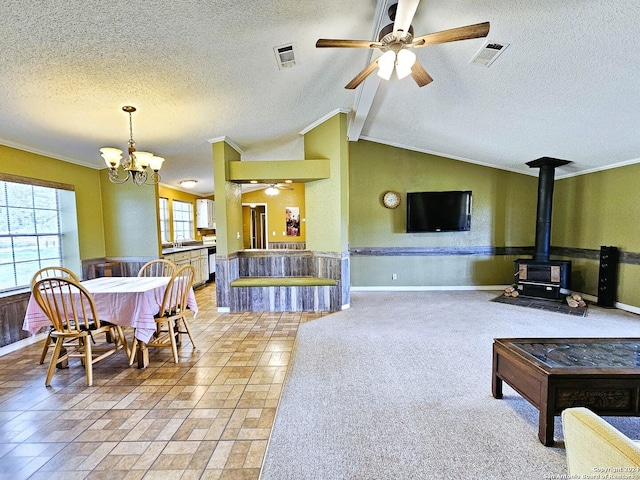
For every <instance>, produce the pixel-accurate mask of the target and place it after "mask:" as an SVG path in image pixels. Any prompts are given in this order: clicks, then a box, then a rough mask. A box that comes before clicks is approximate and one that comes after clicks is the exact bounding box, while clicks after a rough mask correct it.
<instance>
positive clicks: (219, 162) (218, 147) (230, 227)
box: [211, 141, 244, 255]
mask: <svg viewBox="0 0 640 480" xmlns="http://www.w3.org/2000/svg"><path fill="white" fill-rule="evenodd" d="M211 148H212V152H213V181H214V190H215V192H216V198H217V199H218V200H217V201H216V227H217V233H216V251H217V253H219V254H220V255H228V254H230V253H234V252H237V251H239V250H242V249H243V248H244V247H243V241H242V187H241V186H240V184H238V183H233V182H230V181H228V179H229V162H239V161H240V153H239V152H237V151H236V150H234V149H233V147H231V145H229V144H228V143H227V142H224V141H219V142H216V143H214V144H212V147H211ZM238 234H239V235H238Z"/></svg>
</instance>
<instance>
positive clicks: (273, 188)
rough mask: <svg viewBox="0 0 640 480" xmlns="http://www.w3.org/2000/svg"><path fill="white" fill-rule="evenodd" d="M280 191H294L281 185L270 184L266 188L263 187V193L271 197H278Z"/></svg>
mask: <svg viewBox="0 0 640 480" xmlns="http://www.w3.org/2000/svg"><path fill="white" fill-rule="evenodd" d="M280 190H294V189H293V188H291V187H289V186H287V185H282V184H281V183H270V184H269V185H268V186H267V187H265V189H264V193H266V194H267V195H269V196H270V197H272V196H274V195H278V194H279V193H280Z"/></svg>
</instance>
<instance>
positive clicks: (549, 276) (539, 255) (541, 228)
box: [515, 157, 571, 299]
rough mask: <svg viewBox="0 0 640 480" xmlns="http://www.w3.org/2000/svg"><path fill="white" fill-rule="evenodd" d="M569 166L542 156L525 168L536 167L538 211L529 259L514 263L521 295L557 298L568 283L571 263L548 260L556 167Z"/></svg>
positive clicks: (563, 291) (558, 160)
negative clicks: (532, 247) (538, 172)
mask: <svg viewBox="0 0 640 480" xmlns="http://www.w3.org/2000/svg"><path fill="white" fill-rule="evenodd" d="M567 163H571V162H569V161H568V160H560V159H558V158H550V157H542V158H538V159H537V160H533V161H531V162H527V165H528V166H529V167H531V168H539V169H540V174H539V175H538V210H537V216H536V243H535V254H534V257H533V259H523V258H519V259H518V260H516V261H515V264H516V270H515V280H516V285H517V287H518V291H519V292H520V293H521V294H522V295H527V296H531V297H544V298H552V299H560V298H561V296H562V295H563V294H564V293H565V291H566V290H569V286H570V283H571V262H570V261H568V260H550V259H549V248H550V243H551V209H552V206H553V183H554V175H555V169H556V167H559V166H562V165H566V164H567Z"/></svg>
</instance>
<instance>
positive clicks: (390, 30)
mask: <svg viewBox="0 0 640 480" xmlns="http://www.w3.org/2000/svg"><path fill="white" fill-rule="evenodd" d="M419 3H420V0H399V1H398V3H397V4H394V5H391V6H390V7H389V18H391V20H392V21H393V23H390V24H389V25H387V26H386V27H384V28H383V29H382V30H381V31H380V34H379V38H378V41H377V42H376V41H370V40H340V39H326V38H321V39H320V40H318V41H317V42H316V47H317V48H326V47H335V48H377V49H380V50H381V51H382V52H384V53H383V54H382V55H381V56H380V57H378V58H376V59H375V60H374V61H372V62H371V63H370V64H369V65H367V66H366V67H365V68H364V70H362V71H361V72H360V73H358V75H356V76H355V77H354V78H353V80H351V81H350V82H349V83H347V85H346V86H345V87H344V88H347V89H350V90H353V89H354V88H356V87H357V86H358V85H360V84H361V83H362V82H363V81H364V80H365V78H367V77H368V76H369V75H370V74H371V73H373V72H374V71H375V70H376V68H377V69H378V76H380V77H381V78H384V79H385V80H388V79H389V78H390V77H391V74H392V73H393V70H394V67H395V70H396V74H397V75H398V78H404V77H406V76H409V75H411V76H412V77H413V79H414V80H415V82H416V83H417V84H418V86H419V87H424V86H425V85H428V84H429V83H431V82H432V81H433V78H431V76H430V75H429V74H428V73H427V71H426V70H425V69H424V67H423V66H422V65H420V63H419V62H418V61H417V60H416V55H415V53H413V52H412V51H411V50H409V49H410V48H418V47H424V46H426V45H435V44H438V43H447V42H456V41H458V40H468V39H471V38H480V37H486V36H487V35H488V34H489V22H484V23H476V24H474V25H467V26H465V27H458V28H452V29H450V30H443V31H441V32H435V33H429V34H427V35H422V36H420V37H415V38H414V36H413V27H412V26H411V21H412V20H413V16H414V15H415V13H416V9H417V8H418V4H419Z"/></svg>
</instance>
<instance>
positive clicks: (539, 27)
mask: <svg viewBox="0 0 640 480" xmlns="http://www.w3.org/2000/svg"><path fill="white" fill-rule="evenodd" d="M389 3H395V2H393V1H392V0H380V1H379V2H376V1H374V0H349V1H344V0H314V1H299V0H283V1H279V2H269V1H262V2H259V1H253V0H249V1H247V0H235V1H229V0H208V1H203V0H181V1H179V2H176V1H169V0H146V1H145V2H131V1H125V0H110V1H108V2H105V1H97V0H66V1H65V2H54V1H47V2H24V1H17V0H4V1H3V2H2V7H1V13H0V38H2V55H0V92H2V93H1V94H0V143H2V144H5V145H9V146H15V147H18V148H22V149H25V150H29V151H34V152H37V153H43V154H46V155H49V156H52V157H55V158H59V159H63V160H67V161H71V162H75V163H79V164H83V165H90V166H95V167H100V166H101V165H103V161H102V159H101V157H100V155H99V151H98V150H99V148H100V147H104V146H113V147H118V148H121V149H123V150H126V146H127V140H128V138H129V125H128V116H127V114H126V113H124V112H122V110H121V108H122V106H124V105H133V106H135V107H136V108H137V109H138V111H137V112H135V113H134V114H133V134H134V139H135V140H136V143H137V145H136V146H137V148H138V149H140V150H147V151H151V152H153V153H155V154H156V155H160V156H163V157H165V158H166V162H165V166H164V168H163V170H162V171H161V173H162V181H163V183H166V184H168V185H172V186H178V182H179V181H180V180H184V179H188V178H195V179H198V180H199V183H198V185H197V187H196V188H195V189H194V190H193V191H194V192H195V193H199V194H209V193H212V192H213V178H212V176H213V168H212V161H211V145H210V143H209V141H210V140H212V139H219V138H221V137H227V138H229V139H231V140H232V141H233V142H234V143H235V144H237V145H238V146H239V147H240V148H241V149H242V151H243V155H242V158H243V159H245V160H275V159H277V160H282V159H300V158H302V137H301V136H300V132H301V131H303V130H304V129H305V128H306V127H308V126H309V125H312V124H314V122H317V121H318V120H320V119H322V118H323V117H325V116H326V115H329V114H331V112H335V111H336V110H343V111H348V112H350V125H349V139H350V140H352V141H357V140H358V139H367V140H372V141H375V142H380V143H384V144H391V145H397V146H400V147H404V148H408V149H412V150H417V151H422V152H431V153H436V154H441V155H445V156H448V157H452V158H456V159H461V160H465V161H469V162H473V163H480V164H484V165H489V166H495V167H498V168H503V169H507V170H513V171H521V172H523V173H528V174H529V173H532V174H535V173H536V172H531V171H530V169H529V168H528V167H526V165H525V162H527V161H530V160H533V159H536V158H538V157H542V156H550V157H557V158H562V159H567V160H571V161H572V163H571V164H569V165H568V166H566V167H562V168H561V169H559V170H558V176H562V175H572V174H576V173H580V172H588V171H594V170H598V169H601V168H607V167H611V166H617V165H623V164H626V163H633V162H637V161H639V160H640V69H639V67H638V65H640V48H639V47H640V40H638V36H637V20H638V18H640V2H637V1H636V0H615V1H613V0H612V1H604V0H565V1H562V2H558V1H556V0H529V1H527V2H514V1H512V0H422V1H421V2H420V4H419V6H418V9H417V13H416V15H415V17H414V21H413V27H414V31H415V33H416V35H422V34H426V33H430V32H435V31H440V30H444V29H449V28H453V27H458V26H463V25H468V24H473V23H479V22H484V21H489V22H490V23H491V30H490V32H489V35H488V36H487V38H486V39H485V38H480V39H473V40H465V41H460V42H455V43H448V44H442V45H432V46H428V47H424V48H420V49H416V50H415V53H416V54H417V56H418V60H419V61H420V62H421V63H422V65H423V66H424V67H425V68H426V70H427V71H428V72H429V73H430V74H431V76H432V77H433V78H434V81H433V82H432V83H430V84H429V85H427V86H425V87H423V88H419V87H418V86H417V85H416V84H415V82H413V80H412V79H411V78H406V79H403V80H398V79H397V78H395V77H392V79H391V80H390V81H388V82H387V81H384V80H383V81H380V80H378V77H377V76H376V75H372V76H371V77H370V78H369V79H368V80H367V81H366V82H365V83H364V84H363V85H361V86H360V87H358V88H357V89H356V90H346V89H344V86H345V84H346V83H347V82H348V81H349V80H350V79H351V78H353V77H354V76H355V75H356V74H357V73H358V72H359V71H360V70H361V69H362V68H364V67H365V65H367V64H368V63H369V62H370V61H371V59H372V58H375V56H374V57H372V56H371V55H372V53H373V55H377V54H378V53H375V52H377V50H376V51H375V52H373V51H371V50H366V49H335V48H327V49H317V48H315V42H316V40H317V39H319V38H344V39H376V37H377V32H378V31H379V29H380V26H384V25H385V24H386V23H388V21H389V20H388V17H386V11H387V6H388V4H389ZM487 41H489V42H494V43H501V44H509V46H508V47H507V48H506V49H505V50H504V52H503V53H502V54H501V55H500V56H499V57H498V58H497V59H496V61H495V62H494V63H493V64H492V65H491V66H489V67H485V66H481V65H476V64H472V63H470V62H471V59H472V58H473V57H474V56H475V55H476V53H477V52H478V51H479V50H480V49H481V48H482V47H483V45H485V42H487ZM290 43H291V44H293V49H294V53H295V65H294V66H293V67H290V68H282V69H280V68H279V66H278V64H277V61H276V54H275V52H274V47H278V46H281V45H286V44H290ZM390 161H392V160H391V159H390Z"/></svg>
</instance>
